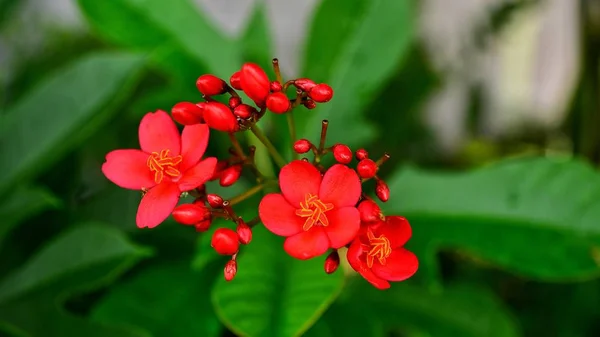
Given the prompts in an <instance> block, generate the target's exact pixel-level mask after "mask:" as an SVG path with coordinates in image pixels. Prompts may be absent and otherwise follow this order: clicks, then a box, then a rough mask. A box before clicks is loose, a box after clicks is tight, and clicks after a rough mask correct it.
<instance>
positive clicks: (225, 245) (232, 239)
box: [210, 228, 240, 255]
mask: <svg viewBox="0 0 600 337" xmlns="http://www.w3.org/2000/svg"><path fill="white" fill-rule="evenodd" d="M210 246H211V247H213V248H214V249H215V251H216V252H217V253H219V254H221V255H233V254H235V253H237V251H238V249H239V248H240V243H239V241H238V235H237V233H236V232H235V231H234V230H233V229H229V228H219V229H217V230H216V231H215V232H214V234H213V236H212V240H211V241H210Z"/></svg>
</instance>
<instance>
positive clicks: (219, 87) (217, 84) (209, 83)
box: [196, 74, 227, 96]
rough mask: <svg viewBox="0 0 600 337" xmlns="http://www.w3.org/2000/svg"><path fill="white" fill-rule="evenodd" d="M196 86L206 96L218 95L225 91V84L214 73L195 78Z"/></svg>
mask: <svg viewBox="0 0 600 337" xmlns="http://www.w3.org/2000/svg"><path fill="white" fill-rule="evenodd" d="M196 87H198V90H199V91H200V92H201V93H202V94H203V95H206V96H215V95H220V94H222V93H224V92H225V91H227V84H226V83H225V81H223V80H222V79H220V78H218V77H217V76H214V75H210V74H208V75H202V76H200V77H198V80H196Z"/></svg>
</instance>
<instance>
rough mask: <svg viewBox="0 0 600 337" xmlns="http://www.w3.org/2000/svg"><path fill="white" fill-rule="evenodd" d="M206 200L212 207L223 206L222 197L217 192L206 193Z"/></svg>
mask: <svg viewBox="0 0 600 337" xmlns="http://www.w3.org/2000/svg"><path fill="white" fill-rule="evenodd" d="M206 201H208V204H209V205H210V207H212V208H221V207H223V198H222V197H221V196H220V195H217V194H208V195H207V196H206Z"/></svg>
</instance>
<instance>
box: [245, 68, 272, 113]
mask: <svg viewBox="0 0 600 337" xmlns="http://www.w3.org/2000/svg"><path fill="white" fill-rule="evenodd" d="M240 84H241V87H242V90H244V92H245V93H246V95H248V97H250V98H251V99H252V100H253V101H254V102H256V104H257V105H259V106H264V103H265V100H266V99H267V95H269V92H270V89H271V82H269V78H268V77H267V73H265V71H264V70H263V69H262V68H261V67H260V66H258V65H257V64H254V63H246V64H244V65H243V66H242V74H241V77H240Z"/></svg>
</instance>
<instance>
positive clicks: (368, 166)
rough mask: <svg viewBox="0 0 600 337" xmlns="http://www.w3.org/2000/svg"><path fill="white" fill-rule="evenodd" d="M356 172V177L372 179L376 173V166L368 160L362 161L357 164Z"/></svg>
mask: <svg viewBox="0 0 600 337" xmlns="http://www.w3.org/2000/svg"><path fill="white" fill-rule="evenodd" d="M356 171H358V175H359V176H360V177H361V178H363V179H369V178H373V177H374V176H375V174H376V173H377V164H375V162H374V161H372V160H371V159H369V158H367V159H363V160H361V161H360V162H358V165H357V166H356Z"/></svg>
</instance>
